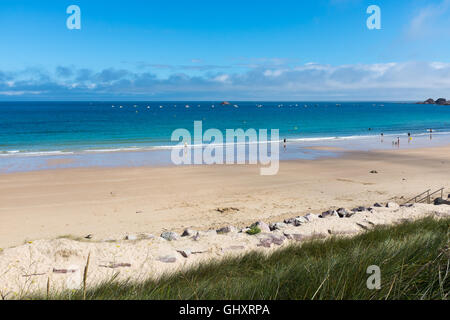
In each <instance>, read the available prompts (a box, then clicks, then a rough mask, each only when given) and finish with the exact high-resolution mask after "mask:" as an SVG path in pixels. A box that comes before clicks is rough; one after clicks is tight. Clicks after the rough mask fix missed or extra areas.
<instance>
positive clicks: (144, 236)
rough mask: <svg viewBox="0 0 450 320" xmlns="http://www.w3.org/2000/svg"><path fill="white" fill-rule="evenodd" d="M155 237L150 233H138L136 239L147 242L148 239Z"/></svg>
mask: <svg viewBox="0 0 450 320" xmlns="http://www.w3.org/2000/svg"><path fill="white" fill-rule="evenodd" d="M155 238H156V237H155V236H154V235H153V234H151V233H139V235H138V239H141V240H148V239H155Z"/></svg>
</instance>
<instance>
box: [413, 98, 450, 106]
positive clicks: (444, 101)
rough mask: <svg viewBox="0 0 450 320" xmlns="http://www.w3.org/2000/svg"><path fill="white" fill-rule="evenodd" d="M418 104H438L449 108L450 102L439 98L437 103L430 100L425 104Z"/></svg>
mask: <svg viewBox="0 0 450 320" xmlns="http://www.w3.org/2000/svg"><path fill="white" fill-rule="evenodd" d="M417 104H437V105H441V106H448V105H450V101H448V100H446V99H445V98H439V99H437V100H436V101H434V100H433V99H431V98H430V99H428V100H426V101H424V102H417Z"/></svg>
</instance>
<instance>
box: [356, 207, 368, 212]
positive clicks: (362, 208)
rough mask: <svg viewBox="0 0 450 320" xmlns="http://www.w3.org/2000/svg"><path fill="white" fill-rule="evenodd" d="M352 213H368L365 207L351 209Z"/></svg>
mask: <svg viewBox="0 0 450 320" xmlns="http://www.w3.org/2000/svg"><path fill="white" fill-rule="evenodd" d="M352 211H353V212H364V211H368V209H367V208H366V207H362V206H361V207H357V208H354V209H352Z"/></svg>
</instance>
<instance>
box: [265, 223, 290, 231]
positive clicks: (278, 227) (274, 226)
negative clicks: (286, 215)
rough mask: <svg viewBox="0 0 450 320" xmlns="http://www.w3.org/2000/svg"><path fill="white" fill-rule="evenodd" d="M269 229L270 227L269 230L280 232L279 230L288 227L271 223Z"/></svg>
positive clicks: (283, 224)
mask: <svg viewBox="0 0 450 320" xmlns="http://www.w3.org/2000/svg"><path fill="white" fill-rule="evenodd" d="M269 227H270V230H281V229H284V228H287V227H288V225H287V224H286V223H284V222H276V223H271V224H270V226H269Z"/></svg>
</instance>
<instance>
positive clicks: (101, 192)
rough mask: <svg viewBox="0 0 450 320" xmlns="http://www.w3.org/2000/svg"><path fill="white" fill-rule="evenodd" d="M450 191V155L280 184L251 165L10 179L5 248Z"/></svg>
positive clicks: (0, 188) (303, 163) (329, 165)
mask: <svg viewBox="0 0 450 320" xmlns="http://www.w3.org/2000/svg"><path fill="white" fill-rule="evenodd" d="M372 170H376V171H377V172H378V173H376V174H374V173H370V171H372ZM449 181H450V146H445V147H436V148H420V149H409V150H389V151H387V150H380V151H370V152H362V151H347V152H344V153H343V155H342V156H341V157H338V158H324V159H318V160H313V161H311V160H295V161H283V162H281V163H280V171H279V173H278V174H277V175H275V176H260V175H259V169H258V167H257V166H242V165H241V166H238V165H232V166H219V165H215V166H191V167H125V168H75V169H58V170H45V171H34V172H25V173H12V174H3V175H1V176H0V248H8V247H13V246H17V245H21V244H23V243H24V242H26V241H31V240H37V239H54V238H57V237H61V236H71V237H75V238H77V237H80V238H83V237H85V236H86V235H88V234H91V235H92V240H104V239H108V238H114V239H119V238H123V237H125V236H126V235H127V234H129V233H142V232H145V233H151V234H155V235H159V234H160V233H161V232H163V231H165V230H171V231H177V232H181V231H182V230H183V229H185V228H192V229H196V230H208V229H215V228H217V227H221V226H224V225H234V226H236V227H245V226H247V225H249V224H250V223H252V222H254V221H257V220H263V221H266V222H267V223H269V222H276V221H280V220H282V219H284V218H286V217H292V216H296V215H302V214H306V213H309V212H313V213H320V212H322V211H324V210H328V209H330V208H333V207H345V208H350V209H351V208H353V207H354V206H359V205H372V204H373V203H374V202H386V201H390V200H394V201H397V202H399V203H401V202H402V201H404V200H407V199H406V198H408V197H412V196H414V195H416V194H418V193H421V192H422V191H425V190H427V189H439V188H441V187H447V189H446V191H447V192H448V191H449V189H448V183H449ZM445 197H446V195H445ZM227 208H232V209H230V210H223V209H227Z"/></svg>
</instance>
